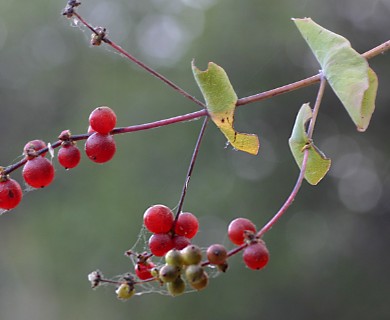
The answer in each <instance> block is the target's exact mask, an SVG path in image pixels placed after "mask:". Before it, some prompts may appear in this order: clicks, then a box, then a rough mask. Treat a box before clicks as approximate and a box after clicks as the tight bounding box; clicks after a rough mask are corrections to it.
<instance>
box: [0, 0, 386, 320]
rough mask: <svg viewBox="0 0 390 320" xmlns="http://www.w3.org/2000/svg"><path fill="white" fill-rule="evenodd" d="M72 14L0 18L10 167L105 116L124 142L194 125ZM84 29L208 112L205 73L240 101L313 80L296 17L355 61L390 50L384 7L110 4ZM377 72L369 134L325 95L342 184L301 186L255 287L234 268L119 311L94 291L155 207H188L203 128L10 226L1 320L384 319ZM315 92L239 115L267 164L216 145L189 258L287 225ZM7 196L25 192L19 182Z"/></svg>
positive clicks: (5, 152)
mask: <svg viewBox="0 0 390 320" xmlns="http://www.w3.org/2000/svg"><path fill="white" fill-rule="evenodd" d="M65 4H66V3H65V2H63V1H59V0H55V1H42V0H36V1H33V2H29V1H11V0H2V1H1V10H0V96H1V102H0V108H1V116H0V130H1V134H0V146H1V152H0V164H1V165H3V166H4V165H8V164H10V163H12V162H14V161H15V160H17V159H19V158H20V154H21V151H22V148H23V146H24V144H25V142H26V141H28V140H31V139H44V140H45V141H54V140H56V137H57V136H58V135H59V133H60V132H61V131H62V130H64V129H70V130H71V131H72V133H74V134H77V133H83V132H85V131H86V130H87V126H88V121H87V120H88V115H89V113H90V112H91V110H93V109H94V108H95V107H97V106H99V105H108V106H110V107H111V108H113V109H114V110H115V112H116V113H117V116H118V125H119V126H125V125H131V124H139V123H143V122H149V121H153V120H158V119H161V118H164V117H169V116H173V115H178V114H182V113H186V112H192V111H195V110H197V108H198V107H197V106H196V105H194V104H192V103H190V102H189V101H187V100H186V99H184V98H183V97H181V96H179V95H178V94H176V93H175V92H173V91H172V90H171V89H170V88H168V87H167V86H166V85H164V84H162V83H160V82H159V81H158V80H156V79H155V78H153V77H152V76H150V75H148V74H146V73H145V72H144V71H142V70H140V69H139V68H138V67H136V66H134V65H132V64H130V63H129V62H127V61H126V60H124V59H123V58H122V57H121V56H119V55H117V54H115V53H114V52H113V51H112V50H111V49H107V48H106V47H105V46H101V47H99V48H95V47H91V46H90V45H89V38H90V34H89V32H88V31H87V30H85V29H84V28H80V27H79V26H78V25H75V23H73V22H72V21H69V20H67V19H65V18H64V17H62V16H61V15H60V12H61V10H62V8H63V7H64V6H65ZM79 12H80V13H81V14H82V15H83V16H85V17H86V18H87V19H88V20H89V21H90V22H91V23H92V24H94V25H96V26H104V27H107V29H108V36H109V37H111V39H112V40H114V41H116V42H118V43H119V44H120V45H122V46H123V47H124V48H126V49H127V50H129V51H130V52H131V53H133V54H134V55H135V56H137V57H138V58H140V59H141V60H144V61H145V62H147V63H149V64H151V65H152V66H153V67H155V68H156V69H157V70H158V71H160V72H161V73H163V74H164V75H166V76H167V77H168V78H170V79H172V80H173V81H175V82H176V83H178V84H179V85H180V86H182V87H183V88H185V89H186V90H188V91H189V92H191V93H192V94H194V95H195V96H197V97H199V98H201V94H200V92H199V89H198V88H197V86H196V83H195V81H194V79H193V76H192V74H191V66H190V62H191V60H192V59H193V58H195V59H196V61H197V65H198V66H199V68H201V69H204V68H205V66H206V64H207V62H208V61H214V62H216V63H218V64H219V65H221V66H223V68H224V69H225V70H226V72H227V74H228V75H229V78H230V81H231V82H232V85H233V87H234V88H235V90H236V92H237V94H238V96H239V98H240V97H244V96H247V95H251V94H254V93H258V92H260V91H263V90H267V89H272V88H274V87H276V86H279V85H283V84H287V83H289V82H293V81H296V80H299V79H301V78H303V77H306V76H310V75H313V74H315V73H317V72H318V69H319V65H318V63H317V62H316V61H315V58H314V57H312V55H311V53H310V50H309V49H308V48H307V45H306V43H305V42H304V40H303V39H302V38H301V36H300V34H299V32H298V30H297V29H296V27H295V26H294V24H293V23H292V22H291V20H290V18H291V17H312V18H313V19H314V20H315V21H317V22H318V23H319V24H321V25H322V26H324V27H326V28H328V29H330V30H332V31H334V32H336V33H338V34H341V35H343V36H345V37H346V38H348V39H349V40H350V41H351V43H352V46H353V47H354V48H355V49H356V50H357V51H358V52H364V51H366V50H368V49H370V48H372V47H374V46H376V45H378V44H380V43H381V42H383V41H386V40H388V39H389V38H390V33H389V28H388V16H389V14H390V2H389V1H388V0H344V1H339V0H330V1H321V0H312V1H307V0H275V1H272V2H266V1H258V0H242V1H236V0H147V1H136V0H126V1H124V0H113V1H100V0H99V1H84V2H83V4H82V6H81V7H80V8H79ZM80 29H81V30H80ZM370 65H371V66H372V68H373V69H374V70H375V72H376V73H377V74H378V78H379V89H378V98H377V103H376V105H377V107H376V111H375V113H374V115H373V118H372V120H371V123H370V127H369V129H368V130H367V132H365V133H364V134H362V133H358V132H357V131H356V129H355V127H354V125H353V124H352V123H351V121H350V119H349V118H348V115H347V114H346V113H345V112H343V111H342V110H341V109H340V102H339V100H338V99H337V97H336V96H334V94H333V93H332V92H331V90H327V92H326V96H325V99H324V101H323V105H322V109H321V112H320V115H319V118H318V125H317V128H316V131H315V134H314V139H315V141H316V144H317V145H318V146H319V147H320V148H321V150H323V151H324V152H325V153H326V154H327V156H329V157H330V158H332V168H331V170H330V172H329V174H328V175H327V176H326V177H325V178H324V179H323V181H322V182H321V183H320V184H319V185H318V186H316V187H312V186H309V185H307V184H305V185H304V187H303V188H302V190H301V192H300V194H299V195H298V197H297V199H296V201H295V202H294V205H293V206H292V207H291V209H290V210H289V211H288V212H287V214H286V216H285V217H284V218H283V219H282V220H281V221H280V222H279V223H278V224H277V226H275V227H274V228H273V229H272V230H271V231H270V232H269V233H268V234H267V235H266V236H265V239H264V240H265V241H266V242H267V246H268V248H269V250H270V252H271V260H270V262H269V265H268V266H267V268H266V269H265V270H263V271H260V272H254V271H250V270H248V269H247V268H245V266H244V264H243V263H242V261H241V259H240V257H239V256H236V257H233V258H232V259H231V262H230V269H229V271H228V273H227V274H224V275H221V276H220V277H218V278H216V279H211V281H210V284H209V286H208V288H207V289H205V290H204V291H202V292H199V293H191V294H185V295H183V296H181V297H177V298H170V297H166V296H160V295H158V294H156V295H144V296H141V297H133V298H132V299H131V300H130V301H128V302H126V303H123V302H120V301H118V300H117V299H116V297H115V293H114V288H111V287H105V288H101V289H99V290H97V291H92V290H91V289H90V288H89V283H88V281H87V274H88V273H89V272H91V271H92V270H95V269H96V268H99V269H101V270H102V271H103V272H104V273H105V274H106V275H107V276H114V275H117V274H121V273H125V272H127V271H128V270H131V268H132V267H131V265H130V263H129V261H128V259H127V258H126V257H124V256H123V252H124V251H125V250H127V249H129V248H130V247H131V246H132V245H133V243H134V241H135V240H136V239H137V236H138V232H139V229H140V226H141V223H142V214H143V211H144V210H145V209H146V208H147V207H149V206H150V205H152V204H156V203H164V204H166V205H168V206H170V207H174V206H175V205H176V204H177V202H178V200H179V196H180V190H181V186H182V183H183V182H184V177H185V173H186V169H187V165H188V161H189V159H190V157H191V153H192V148H193V145H194V144H195V141H196V138H197V132H198V131H199V129H200V126H201V122H199V121H193V122H190V123H185V124H177V125H173V126H170V127H164V128H160V129H156V130H151V131H148V132H137V133H133V134H128V135H122V136H118V137H116V141H117V147H118V152H117V154H116V156H115V158H114V159H113V160H112V161H111V162H110V163H107V164H105V165H97V164H95V163H91V162H90V161H88V159H86V157H84V158H83V159H82V163H81V164H80V166H79V167H77V168H76V169H74V170H71V171H65V170H63V169H62V168H61V167H60V166H59V165H56V178H55V181H54V183H53V185H51V186H50V187H48V188H47V189H45V190H39V191H34V192H29V193H27V194H26V195H25V197H24V199H23V201H22V204H21V205H20V206H19V207H18V208H17V209H16V210H14V211H12V212H11V213H9V214H5V215H3V216H1V217H0V243H1V255H0V319H2V320H3V319H4V320H14V319H29V320H35V319H37V320H38V319H39V320H46V319H48V320H49V319H50V320H52V319H56V320H65V319H66V320H68V319H107V318H109V319H112V320H116V319H118V320H119V319H130V318H131V319H133V318H134V319H157V318H158V319H172V317H174V318H177V319H181V318H184V319H188V320H192V319H226V320H229V319H238V318H239V319H259V318H264V319H300V320H302V319H319V320H321V319H324V320H325V319H326V320H328V319H343V320H349V319H354V320H356V319H376V320H382V319H389V318H390V308H389V303H390V297H389V294H388V293H389V291H388V282H389V276H388V270H389V268H390V258H389V255H388V247H389V244H390V232H389V225H390V215H389V210H390V201H389V196H388V195H389V193H390V147H389V143H388V137H389V135H390V129H389V125H388V123H389V119H390V111H389V110H390V109H389V104H390V91H389V90H386V88H388V87H389V86H390V68H389V65H390V56H389V54H385V55H383V56H379V57H377V58H375V59H374V60H373V61H372V62H371V63H370ZM316 91H317V88H316V87H309V88H305V89H302V90H300V91H299V92H294V93H290V94H288V95H284V96H280V97H277V98H275V99H272V100H267V101H264V102H261V103H256V104H253V105H248V106H245V107H240V108H238V110H237V112H236V117H235V121H236V127H237V130H239V131H242V132H254V133H256V134H258V135H259V137H260V139H261V141H262V146H261V149H260V153H259V155H258V156H257V157H254V156H251V155H247V154H244V153H239V152H236V151H233V150H232V149H231V148H226V149H225V148H224V147H225V142H226V141H225V138H224V136H223V135H221V133H220V132H219V130H217V129H215V128H214V127H212V126H210V127H209V128H208V130H207V132H206V136H205V141H204V144H203V145H202V149H201V151H200V153H199V161H198V162H197V165H196V167H195V170H194V176H193V177H192V179H191V185H190V189H189V193H188V197H187V199H186V203H185V207H184V210H187V211H191V212H193V213H194V214H196V215H197V216H198V217H199V220H200V224H201V231H200V233H199V235H198V236H197V237H196V238H195V239H194V241H195V242H196V243H198V244H199V245H201V246H206V245H207V244H211V243H215V242H219V243H224V244H226V245H229V243H228V240H227V239H226V228H227V225H228V223H229V221H230V220H232V219H233V218H235V217H237V216H244V217H248V218H250V219H251V220H253V221H254V222H256V224H257V226H258V227H260V226H261V225H262V224H264V223H265V222H266V221H267V220H268V219H269V218H270V217H271V216H272V215H273V214H274V213H275V212H276V211H277V210H278V208H279V207H280V205H281V204H282V203H283V201H284V200H285V198H286V197H287V195H288V194H289V192H290V190H291V188H292V186H293V184H294V181H295V179H296V176H297V174H298V170H297V167H296V164H295V162H294V159H293V157H292V156H291V154H290V151H289V147H288V137H289V135H290V133H291V129H292V126H293V124H294V119H295V115H296V114H297V112H298V110H299V108H300V106H301V105H302V103H306V102H312V103H313V99H314V98H315V94H316ZM173 137H174V138H173ZM79 146H80V147H81V148H82V143H79ZM13 178H15V179H18V180H19V181H21V180H20V172H17V173H15V174H14V175H13ZM211 195H212V196H211Z"/></svg>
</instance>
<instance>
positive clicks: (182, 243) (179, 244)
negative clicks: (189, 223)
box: [172, 234, 191, 250]
mask: <svg viewBox="0 0 390 320" xmlns="http://www.w3.org/2000/svg"><path fill="white" fill-rule="evenodd" d="M172 240H173V247H174V248H175V249H177V250H181V249H184V248H185V247H187V246H188V245H190V244H191V240H190V239H188V238H186V237H184V236H178V235H177V234H175V235H174V236H173V238H172Z"/></svg>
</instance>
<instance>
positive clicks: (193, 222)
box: [175, 212, 199, 239]
mask: <svg viewBox="0 0 390 320" xmlns="http://www.w3.org/2000/svg"><path fill="white" fill-rule="evenodd" d="M198 228H199V222H198V219H197V218H196V217H195V216H194V215H193V214H192V213H190V212H183V213H180V215H179V217H178V219H177V221H176V224H175V234H177V235H179V236H185V237H187V238H189V239H192V238H193V237H195V235H196V233H197V232H198Z"/></svg>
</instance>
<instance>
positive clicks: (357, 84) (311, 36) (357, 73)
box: [293, 18, 378, 131]
mask: <svg viewBox="0 0 390 320" xmlns="http://www.w3.org/2000/svg"><path fill="white" fill-rule="evenodd" d="M293 20H294V22H295V24H296V26H297V27H298V29H299V31H300V32H301V34H302V36H303V38H304V39H305V40H306V42H307V43H308V45H309V47H310V49H311V50H312V51H313V53H314V55H315V57H316V58H317V60H318V62H319V63H320V65H321V68H322V72H323V73H324V75H325V77H326V79H327V80H328V82H329V84H330V86H331V87H332V89H333V91H334V92H335V93H336V95H337V96H338V98H339V99H340V101H341V102H342V104H343V105H344V107H345V108H346V110H347V111H348V113H349V115H350V117H351V118H352V120H353V122H354V123H355V125H356V126H357V129H358V130H359V131H365V130H366V129H367V127H368V125H369V123H370V120H371V116H372V113H373V112H374V109H375V97H376V92H377V87H378V79H377V77H376V75H375V72H374V71H372V70H371V69H370V68H369V66H368V62H367V60H366V59H365V58H364V57H362V56H361V55H360V54H359V53H358V52H356V51H355V50H354V49H353V48H352V47H351V43H350V42H349V41H348V40H347V39H345V38H344V37H342V36H340V35H338V34H336V33H333V32H331V31H329V30H327V29H325V28H323V27H321V26H320V25H318V24H317V23H315V22H314V21H313V20H312V19H310V18H305V19H293Z"/></svg>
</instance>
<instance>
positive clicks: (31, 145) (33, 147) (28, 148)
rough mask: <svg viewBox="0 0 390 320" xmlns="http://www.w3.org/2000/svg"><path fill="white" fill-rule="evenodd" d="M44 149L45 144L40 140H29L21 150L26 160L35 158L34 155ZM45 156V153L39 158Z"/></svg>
mask: <svg viewBox="0 0 390 320" xmlns="http://www.w3.org/2000/svg"><path fill="white" fill-rule="evenodd" d="M44 148H46V143H45V142H44V141H42V140H31V141H29V142H27V143H26V145H25V146H24V148H23V154H24V155H26V156H27V158H28V159H32V158H34V157H36V153H37V152H38V151H39V150H41V149H44ZM45 155H46V152H44V153H42V154H41V156H42V157H44V156H45Z"/></svg>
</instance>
